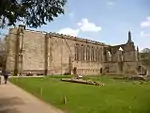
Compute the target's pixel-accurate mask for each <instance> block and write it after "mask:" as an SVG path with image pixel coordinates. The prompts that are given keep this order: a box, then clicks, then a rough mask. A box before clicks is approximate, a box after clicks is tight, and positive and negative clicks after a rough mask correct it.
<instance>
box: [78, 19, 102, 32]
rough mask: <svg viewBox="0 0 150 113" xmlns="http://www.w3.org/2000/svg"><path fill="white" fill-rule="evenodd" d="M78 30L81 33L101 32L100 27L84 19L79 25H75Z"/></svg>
mask: <svg viewBox="0 0 150 113" xmlns="http://www.w3.org/2000/svg"><path fill="white" fill-rule="evenodd" d="M77 25H78V26H79V29H80V30H81V31H83V32H99V31H101V30H102V28H101V27H99V26H97V25H95V24H94V23H92V22H89V21H88V19H86V18H84V19H82V20H81V21H80V22H79V23H77Z"/></svg>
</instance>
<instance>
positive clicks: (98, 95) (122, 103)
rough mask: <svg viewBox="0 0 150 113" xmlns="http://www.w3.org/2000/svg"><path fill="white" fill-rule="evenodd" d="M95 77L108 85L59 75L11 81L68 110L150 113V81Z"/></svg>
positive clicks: (106, 112)
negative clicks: (66, 80)
mask: <svg viewBox="0 0 150 113" xmlns="http://www.w3.org/2000/svg"><path fill="white" fill-rule="evenodd" d="M86 79H87V78H86ZM91 79H94V80H97V81H102V82H104V83H105V86H104V87H99V86H92V85H84V84H75V83H67V82H62V81H60V77H59V76H57V77H54V76H53V77H45V78H20V79H17V78H12V79H11V80H10V81H11V82H13V83H14V84H16V85H18V86H20V87H21V88H23V89H25V90H26V91H28V92H30V93H32V94H33V95H35V96H37V97H39V98H41V99H42V100H44V101H46V102H48V103H50V104H51V105H54V106H56V107H58V108H60V109H62V110H64V111H67V112H68V113H150V83H144V84H139V83H138V82H131V81H130V82H129V81H128V82H127V81H123V80H114V79H111V78H108V77H91ZM41 87H42V90H43V95H42V96H41V95H40V89H41ZM63 96H66V97H67V104H66V105H64V104H63Z"/></svg>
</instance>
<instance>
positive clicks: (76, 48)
mask: <svg viewBox="0 0 150 113" xmlns="http://www.w3.org/2000/svg"><path fill="white" fill-rule="evenodd" d="M77 49H78V48H77V44H76V45H75V61H77Z"/></svg>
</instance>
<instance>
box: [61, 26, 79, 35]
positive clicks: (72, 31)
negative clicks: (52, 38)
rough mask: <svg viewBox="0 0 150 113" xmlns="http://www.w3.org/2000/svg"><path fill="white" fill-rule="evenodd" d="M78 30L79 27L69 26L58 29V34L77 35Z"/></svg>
mask: <svg viewBox="0 0 150 113" xmlns="http://www.w3.org/2000/svg"><path fill="white" fill-rule="evenodd" d="M79 32H80V30H79V29H72V28H69V27H67V28H63V29H60V30H59V31H58V33H60V34H65V35H71V36H78V34H79Z"/></svg>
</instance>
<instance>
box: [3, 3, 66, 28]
mask: <svg viewBox="0 0 150 113" xmlns="http://www.w3.org/2000/svg"><path fill="white" fill-rule="evenodd" d="M65 3H66V0H0V28H3V27H4V26H12V25H13V26H15V25H16V23H17V22H19V21H23V22H24V23H25V24H26V25H27V26H29V27H33V28H37V27H40V26H41V25H46V23H47V22H51V21H53V19H54V18H55V17H58V16H59V15H60V14H64V6H65Z"/></svg>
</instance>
